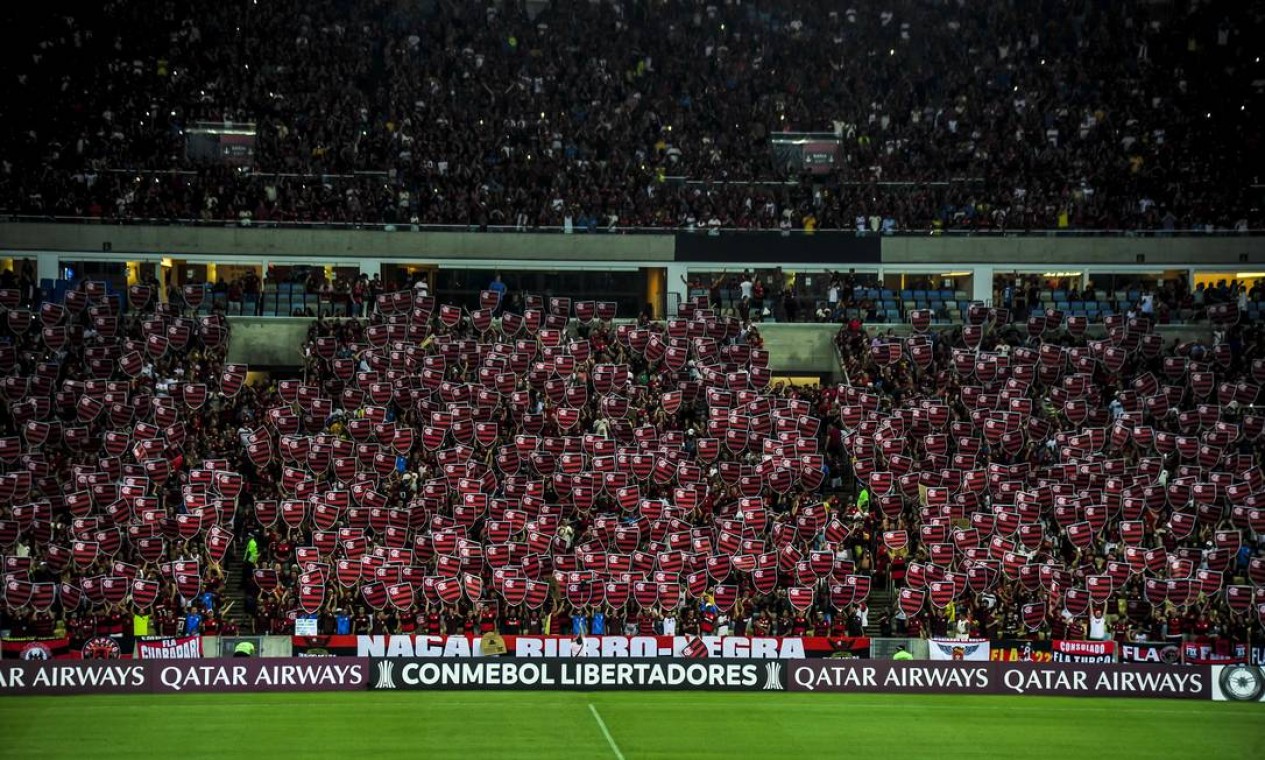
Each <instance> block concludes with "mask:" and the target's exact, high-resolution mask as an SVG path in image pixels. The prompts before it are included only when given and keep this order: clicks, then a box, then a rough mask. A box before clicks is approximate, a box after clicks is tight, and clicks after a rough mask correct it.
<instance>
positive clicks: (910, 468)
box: [835, 317, 1265, 654]
mask: <svg viewBox="0 0 1265 760" xmlns="http://www.w3.org/2000/svg"><path fill="white" fill-rule="evenodd" d="M979 321H980V324H977V325H975V326H966V327H958V328H954V329H952V330H945V331H930V332H927V333H926V334H924V335H916V336H914V337H912V338H909V339H905V340H901V339H896V338H894V337H892V336H890V335H886V336H885V335H872V334H868V333H867V332H866V331H865V330H864V329H863V328H860V327H857V326H853V327H844V328H843V329H842V330H841V331H840V333H839V336H838V346H839V348H840V351H841V355H842V357H843V363H844V371H845V373H846V375H847V376H848V378H849V380H850V383H851V386H850V388H849V389H844V391H843V396H844V400H845V402H846V403H845V406H844V407H843V408H841V409H836V410H835V411H837V412H839V413H840V415H841V416H842V418H844V419H845V424H847V422H846V420H847V418H849V417H851V418H852V422H851V424H850V425H849V430H848V432H847V433H846V434H845V439H844V442H845V448H846V449H847V451H848V454H849V462H850V465H851V467H852V470H853V472H854V473H855V474H856V476H857V479H858V481H859V482H860V483H861V485H862V487H863V489H865V490H864V492H863V494H862V496H861V498H860V499H858V502H866V503H868V504H869V505H871V506H870V507H869V509H868V511H863V514H865V519H866V521H867V526H869V528H870V530H869V531H868V536H869V542H868V544H867V549H868V550H869V551H871V552H873V553H874V556H875V578H876V582H877V583H883V582H890V583H891V584H892V585H893V586H894V587H895V588H896V589H898V590H901V589H903V590H905V591H904V594H903V596H904V597H907V598H908V607H904V606H902V604H903V603H904V602H905V599H904V598H899V599H898V600H897V602H896V603H894V604H893V607H892V609H891V610H888V611H886V612H885V613H884V618H885V621H886V624H887V625H888V627H889V629H890V630H892V631H893V632H895V633H897V634H902V635H903V634H908V635H911V636H914V635H923V636H926V635H932V636H946V635H947V636H962V637H965V636H972V637H975V636H982V637H985V638H994V639H996V638H1046V639H1048V638H1071V639H1083V638H1102V639H1105V638H1114V639H1116V640H1118V641H1174V640H1176V641H1181V640H1183V638H1185V639H1186V640H1191V639H1198V640H1201V641H1202V642H1204V643H1207V644H1208V645H1210V646H1212V647H1213V648H1214V650H1215V651H1219V652H1220V653H1221V654H1229V644H1230V643H1232V642H1238V643H1246V642H1247V641H1248V639H1249V637H1253V638H1259V637H1260V636H1261V632H1262V622H1265V621H1263V620H1262V618H1261V615H1262V610H1263V609H1265V608H1258V605H1259V604H1260V602H1261V601H1262V598H1263V597H1265V594H1263V592H1262V589H1263V588H1265V512H1262V510H1260V508H1259V503H1258V500H1259V498H1260V497H1259V494H1260V491H1261V489H1262V487H1265V481H1263V480H1262V479H1261V470H1260V461H1261V454H1262V451H1261V449H1262V442H1261V438H1260V436H1261V433H1262V430H1263V429H1265V417H1262V416H1261V415H1260V414H1259V410H1258V408H1257V407H1256V404H1257V403H1258V402H1259V395H1260V383H1261V381H1262V380H1263V379H1265V371H1263V370H1265V362H1263V361H1262V360H1263V359H1265V331H1262V329H1261V326H1260V325H1259V323H1257V324H1251V325H1244V326H1239V325H1219V326H1215V328H1216V330H1217V333H1216V334H1217V337H1218V342H1217V343H1216V344H1215V345H1208V344H1207V343H1206V342H1204V341H1198V342H1187V343H1181V342H1177V341H1174V342H1172V343H1171V344H1169V345H1164V344H1163V341H1155V340H1154V337H1156V336H1150V337H1149V338H1144V337H1142V336H1143V334H1144V333H1145V332H1146V330H1147V327H1146V325H1147V320H1146V319H1145V318H1139V319H1133V320H1128V321H1125V320H1123V319H1121V320H1120V321H1118V322H1116V323H1114V324H1113V325H1112V326H1111V328H1112V333H1111V334H1110V336H1109V337H1108V338H1107V339H1106V340H1105V341H1096V340H1086V339H1084V338H1077V337H1075V336H1073V335H1071V334H1069V333H1068V332H1067V331H1066V330H1065V329H1064V326H1063V325H1057V324H1051V325H1047V327H1048V328H1049V329H1048V330H1047V331H1045V332H1039V333H1037V334H1032V333H1031V332H1030V331H1028V330H1026V329H1024V328H1023V327H1022V326H1007V325H993V324H991V323H990V322H989V321H988V318H987V317H985V318H984V319H981V320H979ZM892 345H895V346H897V347H898V348H897V350H896V352H895V354H893V353H892V352H891V351H890V350H889V346H892ZM849 396H851V398H849ZM858 399H861V400H858ZM865 404H868V406H866V407H865V408H864V409H862V406H860V405H865ZM937 410H938V411H939V414H935V413H933V412H934V411H937ZM906 473H913V475H914V481H913V488H912V489H910V488H908V487H906V484H904V483H902V482H901V480H900V478H901V476H902V475H905V474H906ZM976 476H978V479H973V478H975V477H976ZM893 478H895V480H894V481H893ZM972 483H974V485H972ZM928 489H930V491H931V492H930V493H929V491H928ZM936 489H940V490H939V492H938V493H936V492H935V491H936ZM946 489H947V490H946ZM875 505H877V508H876V507H875ZM990 533H991V537H990ZM1024 568H1026V569H1024ZM1030 571H1031V572H1030ZM946 579H947V581H946ZM937 582H941V583H943V582H949V585H953V584H954V583H957V584H959V585H962V586H963V587H964V588H965V589H966V593H961V589H958V590H957V591H955V592H953V593H948V595H947V596H943V597H942V598H941V599H940V600H939V601H938V602H936V601H935V600H934V599H933V597H934V596H935V595H936V590H935V589H934V588H933V586H934V585H935V584H936V583H937ZM1094 628H1098V630H1094Z"/></svg>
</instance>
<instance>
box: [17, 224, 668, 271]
mask: <svg viewBox="0 0 1265 760" xmlns="http://www.w3.org/2000/svg"><path fill="white" fill-rule="evenodd" d="M0 248H3V249H9V250H27V251H77V252H83V253H87V254H94V253H95V254H99V253H101V252H103V251H106V250H109V251H111V252H113V253H116V254H127V253H157V254H162V255H164V256H176V257H181V256H217V255H237V256H243V255H248V256H254V257H257V258H268V259H279V258H300V259H303V258H306V259H308V260H311V259H312V258H321V259H328V258H335V257H347V256H350V257H355V258H377V259H387V260H392V259H395V260H401V261H414V260H419V259H497V260H506V261H531V260H548V259H569V260H588V261H597V262H626V261H648V262H653V261H671V260H672V256H673V251H674V250H675V242H674V240H673V237H672V236H671V235H606V234H602V235H561V234H517V233H500V232H497V233H477V232H409V231H406V228H404V229H402V230H401V231H398V232H383V231H380V230H329V229H253V228H248V227H150V226H141V225H136V226H118V225H107V224H38V223H33V224H18V223H4V224H0Z"/></svg>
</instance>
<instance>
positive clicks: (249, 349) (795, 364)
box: [228, 317, 1211, 376]
mask: <svg viewBox="0 0 1265 760" xmlns="http://www.w3.org/2000/svg"><path fill="white" fill-rule="evenodd" d="M312 322H313V320H312V319H310V318H306V317H268V318H263V317H229V323H230V324H231V325H232V327H233V334H232V340H231V342H230V343H229V351H228V356H229V361H232V362H241V363H245V364H249V365H250V366H251V367H253V368H260V369H263V368H274V367H295V366H298V365H299V364H301V363H302V355H301V353H300V352H301V350H302V346H303V341H304V340H306V339H307V328H308V325H310V324H311V323H312ZM867 328H868V329H869V330H870V331H871V333H874V332H880V333H886V332H887V331H888V330H891V331H892V332H893V333H894V334H895V335H897V336H905V335H909V334H910V332H911V330H910V327H909V325H907V324H894V325H868V326H867ZM1019 328H1020V329H1022V325H1020V326H1019ZM759 330H760V334H761V335H763V336H764V345H765V348H767V349H768V350H769V364H770V366H771V367H772V368H773V370H774V371H775V372H778V373H786V374H795V373H804V374H826V375H832V376H833V375H836V374H837V373H838V372H839V365H838V362H837V360H836V356H835V348H834V336H835V334H836V333H837V332H838V330H839V328H838V326H837V325H833V324H812V323H808V324H799V323H794V324H777V323H768V324H762V325H760V326H759ZM1157 332H1159V333H1160V334H1161V335H1163V336H1164V341H1165V343H1171V342H1172V341H1173V340H1180V341H1191V340H1209V339H1210V338H1211V330H1210V328H1209V327H1208V326H1207V325H1173V326H1164V327H1159V328H1157ZM1104 334H1105V333H1104V330H1103V327H1102V325H1091V326H1090V328H1089V330H1087V331H1086V335H1088V336H1089V337H1093V338H1101V337H1103V335H1104Z"/></svg>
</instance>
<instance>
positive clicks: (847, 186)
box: [0, 0, 1265, 232]
mask: <svg viewBox="0 0 1265 760" xmlns="http://www.w3.org/2000/svg"><path fill="white" fill-rule="evenodd" d="M544 5H545V7H544V8H543V9H542V10H540V11H539V12H538V13H537V14H535V15H531V14H529V13H528V12H527V11H526V10H525V7H524V6H522V5H519V4H517V3H497V4H491V3H481V2H467V1H466V0H459V1H458V2H451V3H450V2H444V3H438V4H432V3H388V2H381V1H380V0H317V1H316V2H298V1H297V0H267V2H249V3H247V2H239V3H222V2H207V1H206V0H194V1H193V2H185V3H176V2H171V1H170V0H168V1H165V2H159V3H157V4H155V3H135V2H127V1H126V0H107V1H106V2H102V3H99V4H96V5H94V6H92V7H90V8H89V7H85V8H76V9H74V11H73V12H68V11H66V10H64V9H49V10H47V11H41V10H39V9H37V10H36V11H35V12H34V13H29V12H28V10H29V9H22V15H21V18H20V19H19V18H18V17H17V16H16V15H13V14H16V13H17V12H18V8H17V6H15V7H14V8H12V9H7V10H5V11H0V14H4V15H5V21H6V22H8V23H9V24H10V25H12V26H15V27H17V26H18V25H20V28H22V29H23V35H22V39H20V40H18V41H16V42H15V44H14V45H12V46H9V47H8V48H7V49H6V50H5V52H4V53H3V55H5V56H6V67H5V70H6V81H5V93H6V97H5V98H4V99H3V102H2V104H0V109H2V110H0V113H3V118H0V209H3V210H5V211H8V212H10V213H14V214H30V215H36V216H76V217H95V218H101V219H107V220H127V219H151V220H160V221H165V220H173V221H174V220H201V221H206V222H212V223H233V224H256V225H258V224H270V223H279V222H331V223H351V224H361V223H364V224H403V225H407V224H444V225H460V226H463V227H472V228H480V227H485V226H486V227H493V228H494V227H498V226H503V227H505V228H511V229H512V228H519V229H530V228H537V227H567V226H568V225H569V226H570V227H571V228H572V229H574V230H577V231H590V230H592V231H597V230H607V229H616V228H631V227H648V228H660V229H689V228H700V229H701V228H762V229H782V230H812V229H826V228H830V229H849V230H851V229H863V230H868V231H884V232H893V231H902V230H919V231H925V230H937V229H942V230H955V229H957V230H980V231H985V230H1002V229H1007V230H1025V229H1047V230H1049V229H1062V228H1067V229H1125V230H1154V231H1176V230H1243V229H1249V228H1250V229H1258V228H1261V227H1262V224H1261V221H1262V220H1261V214H1260V207H1259V206H1260V204H1259V197H1258V195H1257V191H1256V190H1254V189H1252V188H1253V186H1254V185H1256V183H1258V182H1259V176H1260V158H1259V157H1260V156H1261V155H1262V154H1263V152H1262V150H1261V147H1262V146H1261V145H1260V130H1259V129H1258V128H1257V124H1258V123H1259V118H1260V117H1259V113H1258V110H1259V105H1258V104H1259V100H1260V90H1261V82H1262V81H1263V77H1262V72H1263V71H1265V69H1262V64H1261V62H1260V58H1259V57H1258V52H1259V51H1256V50H1255V48H1253V46H1252V45H1251V44H1250V41H1251V40H1252V39H1257V38H1259V36H1260V33H1261V28H1260V26H1261V21H1260V19H1259V18H1258V17H1256V16H1254V15H1252V14H1251V12H1250V4H1238V5H1236V4H1211V3H1206V2H1197V1H1196V0H1188V1H1185V2H1175V3H1147V2H1139V1H1138V0H1130V1H1129V2H1122V3H1110V4H1104V3H1094V2H1089V1H1088V0H1079V1H1078V2H1064V1H1063V0H1042V1H1041V2H1030V3H1013V2H1009V0H986V2H977V3H964V2H957V3H953V2H944V1H943V0H889V2H885V3H866V2H860V3H852V4H846V3H845V4H842V5H840V4H836V3H830V2H826V1H825V0H789V1H788V0H779V1H778V2H753V1H748V2H738V1H737V0H730V1H729V2H715V3H705V2H697V1H695V2H687V1H685V0H668V1H667V2H655V3H649V2H611V1H599V0H554V2H551V3H547V4H544ZM197 122H214V123H223V122H232V123H233V124H234V125H237V126H241V125H243V124H253V125H255V129H256V137H255V140H254V146H253V154H251V155H249V156H246V157H245V158H244V159H243V160H242V162H241V163H242V165H240V166H238V165H227V164H225V163H210V164H208V163H203V162H198V161H195V160H194V159H192V158H190V157H189V156H188V155H187V151H186V140H187V139H188V137H189V134H188V130H189V129H190V128H191V127H193V126H194V125H195V123H197ZM785 132H796V133H826V134H827V135H828V136H833V138H832V139H837V141H838V146H839V147H838V153H837V155H836V157H835V163H834V165H833V169H834V171H832V172H828V173H825V174H820V175H815V174H814V175H808V174H805V173H804V171H803V167H802V166H799V167H789V168H788V166H787V165H785V163H784V162H782V161H780V160H779V161H775V160H774V157H773V155H774V153H773V150H772V149H771V147H770V139H771V138H773V137H776V136H777V135H778V134H779V133H785Z"/></svg>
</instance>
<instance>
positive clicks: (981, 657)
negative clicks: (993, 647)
mask: <svg viewBox="0 0 1265 760" xmlns="http://www.w3.org/2000/svg"><path fill="white" fill-rule="evenodd" d="M927 648H928V650H929V651H930V653H931V659H933V660H945V661H952V660H963V661H966V662H988V654H989V651H990V647H989V645H988V639H931V640H929V641H928V642H927Z"/></svg>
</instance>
